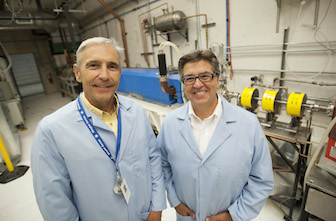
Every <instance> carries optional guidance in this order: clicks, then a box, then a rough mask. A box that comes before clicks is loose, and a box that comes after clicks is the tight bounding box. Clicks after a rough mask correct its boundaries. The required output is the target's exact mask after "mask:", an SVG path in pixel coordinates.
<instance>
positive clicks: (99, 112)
mask: <svg viewBox="0 0 336 221" xmlns="http://www.w3.org/2000/svg"><path fill="white" fill-rule="evenodd" d="M114 98H115V103H114V113H113V114H115V113H118V112H117V111H118V109H119V101H118V97H117V96H116V94H114ZM82 99H83V103H84V105H85V106H86V107H87V109H89V111H91V112H92V113H94V114H96V115H97V116H98V117H99V118H101V119H102V118H103V116H104V115H106V114H108V115H110V114H109V113H107V112H106V111H103V110H100V109H99V108H97V107H95V106H93V105H92V104H91V103H90V101H89V100H88V99H86V97H85V96H84V93H82ZM113 114H112V115H113Z"/></svg>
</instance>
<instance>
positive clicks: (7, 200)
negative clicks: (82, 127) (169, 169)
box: [0, 93, 283, 221]
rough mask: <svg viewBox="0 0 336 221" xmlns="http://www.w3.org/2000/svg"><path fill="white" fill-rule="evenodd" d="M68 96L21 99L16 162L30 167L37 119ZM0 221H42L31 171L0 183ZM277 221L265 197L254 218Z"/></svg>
mask: <svg viewBox="0 0 336 221" xmlns="http://www.w3.org/2000/svg"><path fill="white" fill-rule="evenodd" d="M70 101H71V99H70V98H69V97H62V96H61V94H60V93H56V94H51V95H35V96H32V97H28V98H24V99H23V100H22V102H23V109H24V115H25V127H26V128H27V129H26V130H23V131H20V132H19V135H20V141H21V155H22V156H21V161H20V163H19V164H18V165H27V166H30V148H31V143H32V140H33V135H34V131H35V128H36V126H37V124H38V122H39V121H40V120H41V118H42V117H43V116H45V115H47V114H50V113H52V112H54V111H55V110H57V109H58V108H59V107H61V106H63V105H65V104H66V103H68V102H70ZM0 199H1V200H0V221H42V220H43V218H42V216H41V214H40V212H39V209H38V206H37V204H36V202H35V196H34V192H33V184H32V174H31V170H30V169H29V170H28V171H27V172H26V174H25V175H24V176H22V177H20V178H18V179H16V180H13V181H11V182H9V183H7V184H0ZM175 219H176V215H175V211H174V209H173V208H168V209H166V210H165V211H163V217H162V220H163V221H174V220H175ZM269 220H272V221H281V220H283V213H282V212H281V210H280V209H279V208H278V207H277V206H276V205H275V204H274V203H273V202H272V201H271V200H268V201H267V203H266V204H265V206H264V208H263V209H262V211H261V213H260V214H259V216H258V217H257V218H255V219H254V221H269Z"/></svg>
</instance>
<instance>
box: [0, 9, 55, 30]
mask: <svg viewBox="0 0 336 221" xmlns="http://www.w3.org/2000/svg"><path fill="white" fill-rule="evenodd" d="M58 27H59V20H58V18H57V17H56V16H55V15H52V14H49V13H45V12H21V13H20V14H17V15H16V16H15V17H14V18H12V14H11V13H9V12H8V13H7V12H2V13H1V14H0V30H22V29H25V30H26V29H45V30H46V31H47V32H49V33H52V32H54V31H56V30H57V29H58Z"/></svg>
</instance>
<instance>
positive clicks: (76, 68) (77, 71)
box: [73, 64, 82, 83]
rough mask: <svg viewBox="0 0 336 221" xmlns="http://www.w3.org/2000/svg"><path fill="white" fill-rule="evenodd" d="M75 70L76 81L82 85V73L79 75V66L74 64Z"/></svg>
mask: <svg viewBox="0 0 336 221" xmlns="http://www.w3.org/2000/svg"><path fill="white" fill-rule="evenodd" d="M73 70H74V72H75V76H76V80H77V81H78V82H79V83H81V82H82V80H81V78H80V73H79V70H78V67H77V64H74V65H73Z"/></svg>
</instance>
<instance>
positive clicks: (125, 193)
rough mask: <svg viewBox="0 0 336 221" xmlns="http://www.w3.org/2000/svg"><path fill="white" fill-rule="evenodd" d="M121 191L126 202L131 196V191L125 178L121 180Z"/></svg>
mask: <svg viewBox="0 0 336 221" xmlns="http://www.w3.org/2000/svg"><path fill="white" fill-rule="evenodd" d="M121 192H122V194H123V196H124V198H125V200H126V203H127V204H128V202H129V199H130V198H131V191H130V190H129V188H128V186H127V183H126V180H125V178H124V179H123V181H122V182H121Z"/></svg>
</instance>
